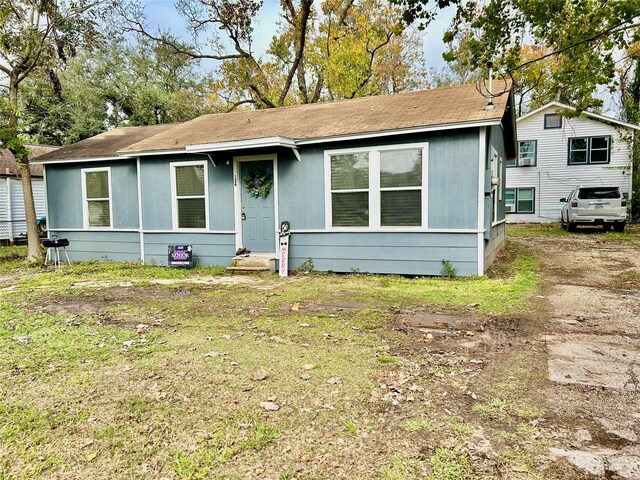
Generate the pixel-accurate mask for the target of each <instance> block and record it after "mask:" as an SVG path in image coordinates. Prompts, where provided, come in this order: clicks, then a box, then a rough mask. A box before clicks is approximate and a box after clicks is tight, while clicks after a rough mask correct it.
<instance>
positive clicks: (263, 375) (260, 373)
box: [251, 368, 269, 382]
mask: <svg viewBox="0 0 640 480" xmlns="http://www.w3.org/2000/svg"><path fill="white" fill-rule="evenodd" d="M268 376H269V373H267V371H266V370H264V369H262V368H259V369H258V370H256V371H255V372H253V373H252V374H251V380H255V381H256V382H259V381H261V380H266V379H267V377H268Z"/></svg>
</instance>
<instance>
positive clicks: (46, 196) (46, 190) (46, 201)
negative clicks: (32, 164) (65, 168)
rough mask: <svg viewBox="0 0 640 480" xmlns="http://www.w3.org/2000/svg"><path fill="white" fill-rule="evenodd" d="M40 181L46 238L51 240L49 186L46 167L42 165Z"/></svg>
mask: <svg viewBox="0 0 640 480" xmlns="http://www.w3.org/2000/svg"><path fill="white" fill-rule="evenodd" d="M42 181H43V182H44V217H45V218H46V219H47V225H46V227H47V238H51V235H49V230H50V227H51V219H50V218H49V185H48V184H47V166H46V165H42Z"/></svg>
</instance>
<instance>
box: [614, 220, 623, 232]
mask: <svg viewBox="0 0 640 480" xmlns="http://www.w3.org/2000/svg"><path fill="white" fill-rule="evenodd" d="M625 225H626V222H618V223H615V224H614V225H613V229H614V230H615V231H616V232H620V233H622V232H624V227H625Z"/></svg>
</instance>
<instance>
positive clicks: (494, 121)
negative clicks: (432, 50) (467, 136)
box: [296, 118, 501, 145]
mask: <svg viewBox="0 0 640 480" xmlns="http://www.w3.org/2000/svg"><path fill="white" fill-rule="evenodd" d="M500 124H501V120H500V119H499V118H494V119H491V120H484V121H479V122H461V123H447V124H444V125H430V126H427V127H412V128H399V129H396V130H382V131H379V132H370V133H356V134H353V135H337V136H335V137H321V138H311V139H302V140H296V145H313V144H316V143H327V142H343V141H349V140H361V139H368V138H378V137H388V136H391V135H409V134H412V133H426V132H436V131H442V130H456V129H459V128H474V127H487V126H489V125H500Z"/></svg>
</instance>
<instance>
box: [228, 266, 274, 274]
mask: <svg viewBox="0 0 640 480" xmlns="http://www.w3.org/2000/svg"><path fill="white" fill-rule="evenodd" d="M227 272H230V273H231V274H232V275H251V274H261V273H272V272H271V270H270V269H269V268H268V267H227Z"/></svg>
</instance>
